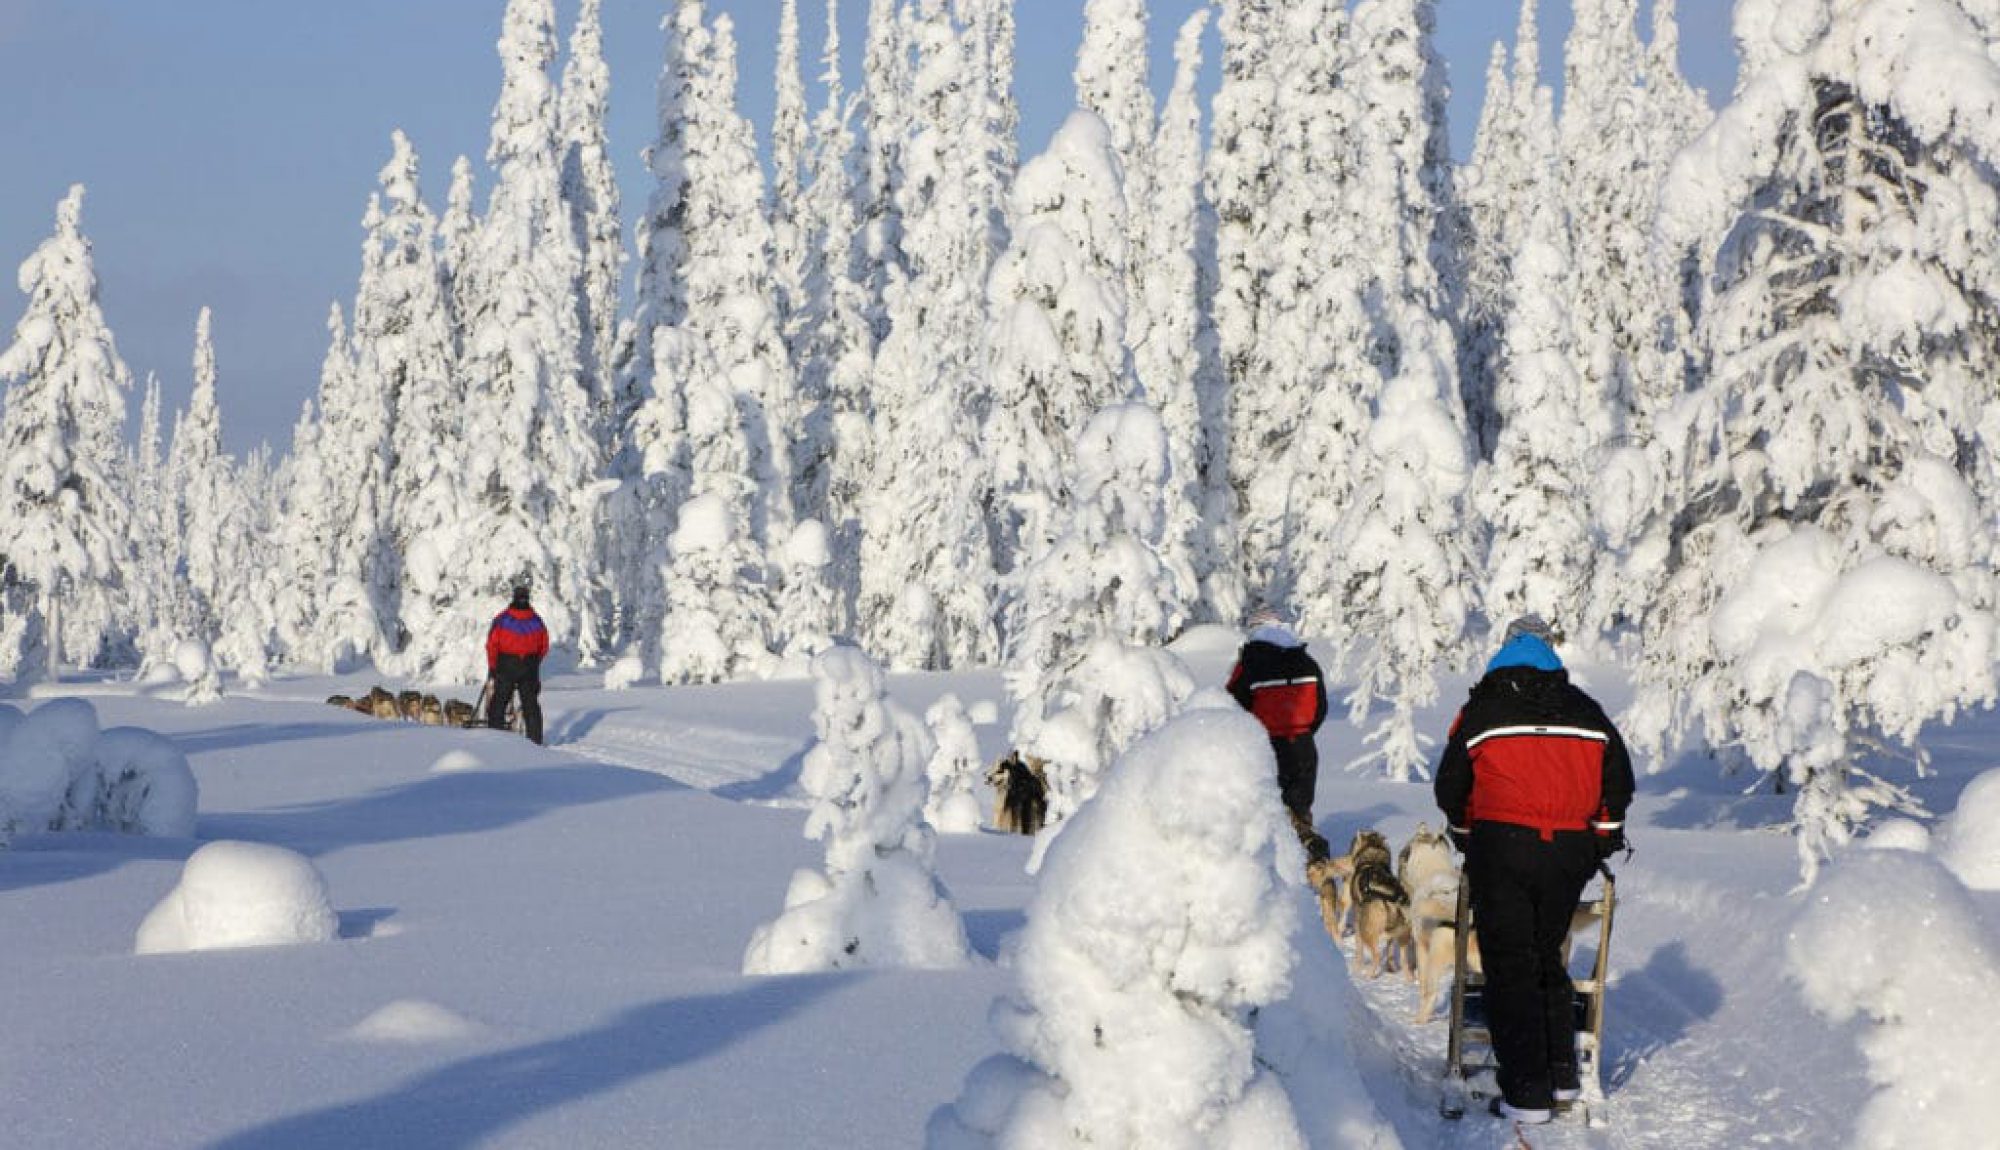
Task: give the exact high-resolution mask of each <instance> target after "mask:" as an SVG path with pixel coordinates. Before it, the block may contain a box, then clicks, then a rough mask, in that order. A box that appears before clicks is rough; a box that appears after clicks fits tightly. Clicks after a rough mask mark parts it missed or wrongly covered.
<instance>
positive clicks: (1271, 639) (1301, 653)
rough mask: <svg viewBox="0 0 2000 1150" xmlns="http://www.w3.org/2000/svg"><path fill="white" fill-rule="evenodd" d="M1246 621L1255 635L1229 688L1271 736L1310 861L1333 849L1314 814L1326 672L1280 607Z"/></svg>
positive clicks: (1283, 792)
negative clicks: (1317, 826)
mask: <svg viewBox="0 0 2000 1150" xmlns="http://www.w3.org/2000/svg"><path fill="white" fill-rule="evenodd" d="M1244 624H1245V625H1246V626H1248V627H1249V628H1250V637H1249V638H1248V639H1247V640H1245V641H1244V643H1243V646H1242V648H1241V649H1240V650H1239V651H1237V653H1236V666H1235V668H1234V669H1232V670H1231V671H1230V672H1229V693H1230V695H1232V696H1234V697H1235V699H1236V702H1237V703H1238V704H1239V705H1241V706H1242V708H1243V709H1244V710H1246V711H1248V712H1250V713H1251V714H1253V715H1255V716H1257V721H1258V722H1260V723H1262V724H1264V730H1265V732H1266V733H1268V734H1269V735H1270V736H1271V751H1272V752H1273V753H1274V754H1275V755H1276V756H1277V758H1278V793H1279V795H1280V797H1282V798H1283V799H1284V801H1285V810H1286V812H1287V813H1288V814H1290V815H1291V818H1292V829H1293V830H1294V831H1296V832H1297V833H1298V836H1299V843H1300V845H1301V846H1304V847H1305V848H1306V859H1307V861H1308V862H1311V861H1317V860H1319V859H1323V858H1326V857H1327V855H1328V854H1329V853H1330V852H1329V851H1328V850H1327V845H1326V839H1324V838H1322V837H1321V836H1320V833H1319V832H1318V831H1316V830H1314V829H1313V819H1312V805H1313V792H1314V791H1315V790H1317V789H1318V788H1319V748H1318V747H1317V746H1315V745H1314V744H1313V735H1314V733H1315V732H1317V731H1318V730H1319V727H1320V724H1321V723H1323V722H1325V721H1326V675H1325V673H1324V672H1322V671H1321V670H1320V666H1319V663H1318V662H1316V661H1315V660H1314V659H1313V657H1312V656H1311V655H1308V654H1306V645H1305V643H1304V641H1302V640H1301V639H1300V638H1299V637H1298V636H1297V635H1294V634H1292V631H1291V629H1290V628H1289V627H1287V626H1285V620H1284V618H1283V617H1282V616H1280V615H1279V614H1278V612H1277V611H1276V609H1274V608H1271V607H1258V608H1257V609H1256V610H1254V611H1252V612H1250V615H1249V617H1248V618H1247V619H1245V620H1244Z"/></svg>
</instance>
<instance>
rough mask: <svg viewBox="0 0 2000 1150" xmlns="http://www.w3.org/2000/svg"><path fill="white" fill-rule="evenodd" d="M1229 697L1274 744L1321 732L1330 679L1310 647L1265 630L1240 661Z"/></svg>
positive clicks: (1279, 632) (1240, 655)
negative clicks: (1249, 715) (1261, 725)
mask: <svg viewBox="0 0 2000 1150" xmlns="http://www.w3.org/2000/svg"><path fill="white" fill-rule="evenodd" d="M1229 693H1230V694H1231V695H1233V696H1235V698H1236V701H1237V702H1238V703H1240V704H1242V706H1243V709H1244V710H1246V711H1248V712H1250V713H1251V714H1253V715H1255V716H1257V721H1258V722H1260V723H1262V724H1264V729H1265V730H1266V731H1268V732H1270V735H1271V737H1272V738H1274V739H1295V738H1297V737H1299V736H1300V735H1310V734H1312V733H1313V732H1314V731H1317V730H1319V725H1320V723H1321V722H1322V721H1324V720H1325V719H1326V678H1325V676H1324V675H1323V674H1321V672H1320V668H1319V663H1318V661H1317V660H1315V659H1314V658H1313V657H1312V656H1311V655H1308V654H1306V645H1305V644H1304V643H1301V642H1299V641H1298V640H1297V639H1296V638H1293V637H1292V636H1291V634H1290V633H1289V632H1286V631H1282V630H1279V629H1277V628H1268V629H1265V630H1260V631H1259V632H1257V634H1256V635H1255V636H1253V637H1252V638H1251V640H1250V641H1249V642H1248V643H1245V644H1243V649H1242V650H1241V651H1240V652H1238V654H1237V656H1236V666H1235V668H1234V669H1233V670H1231V671H1230V672H1229Z"/></svg>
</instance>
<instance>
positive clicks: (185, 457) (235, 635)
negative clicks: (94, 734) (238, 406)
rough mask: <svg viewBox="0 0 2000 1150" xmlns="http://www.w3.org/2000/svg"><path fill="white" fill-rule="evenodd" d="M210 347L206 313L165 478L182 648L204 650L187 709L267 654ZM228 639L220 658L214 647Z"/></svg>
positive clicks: (243, 500)
mask: <svg viewBox="0 0 2000 1150" xmlns="http://www.w3.org/2000/svg"><path fill="white" fill-rule="evenodd" d="M215 384H216V368H215V344H214V341H213V339H212V337H211V334H210V316H209V309H207V308H203V309H201V314H200V315H199V316H197V317H196V319H195V337H194V389H193V391H192V392H191V393H190V395H189V397H188V407H187V410H186V411H185V412H183V413H182V414H181V416H180V417H179V418H177V419H175V421H174V435H173V443H172V447H171V449H170V451H169V453H168V465H167V467H168V474H169V476H170V482H171V483H172V485H173V490H174V494H175V498H176V500H177V501H178V502H179V504H180V508H181V511H180V515H179V521H180V526H181V538H182V544H181V564H182V578H181V579H180V580H179V581H178V585H177V588H176V590H177V591H178V592H179V593H180V594H183V595H184V596H185V597H186V603H185V607H184V609H183V612H182V614H181V617H180V622H181V625H182V631H181V634H180V636H179V637H180V639H181V640H182V641H183V642H186V641H189V640H192V641H193V642H195V643H198V644H200V645H201V646H202V647H203V648H205V649H206V650H207V651H208V653H209V655H208V658H207V659H206V660H205V662H206V666H205V668H204V674H203V675H202V676H200V678H199V680H198V681H197V682H195V683H192V684H190V687H189V695H188V701H189V702H190V703H197V702H210V701H213V699H215V698H217V697H219V695H220V672H221V670H222V669H223V665H224V664H225V662H226V663H227V665H228V669H230V670H232V671H236V672H238V673H239V674H240V675H242V676H243V677H244V678H245V679H249V680H252V681H254V680H258V679H261V678H262V677H263V675H264V667H265V660H266V657H267V654H268V644H267V642H266V636H265V635H264V634H263V633H262V628H261V626H260V625H259V622H260V621H259V615H260V613H261V611H262V608H261V607H259V606H258V605H257V604H255V603H253V602H250V599H251V596H250V594H249V592H250V590H251V587H252V579H253V578H254V576H255V574H256V573H255V572H254V571H253V570H251V568H250V560H251V559H252V556H251V555H250V554H249V532H250V530H251V528H252V526H253V525H252V524H251V522H250V519H249V514H248V512H249V504H248V499H247V495H246V492H245V491H244V489H243V487H242V486H241V485H240V484H239V482H238V480H237V476H236V468H235V466H234V464H233V463H232V461H231V460H230V458H229V457H228V456H227V455H225V454H223V451H222V412H221V408H220V406H219V405H218V404H217V402H216V394H215ZM225 634H226V635H228V637H229V638H230V643H229V645H228V651H227V652H226V653H225V652H224V650H223V649H222V645H221V641H222V639H223V637H224V636H225Z"/></svg>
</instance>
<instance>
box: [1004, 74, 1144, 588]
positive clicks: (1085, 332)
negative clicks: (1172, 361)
mask: <svg viewBox="0 0 2000 1150" xmlns="http://www.w3.org/2000/svg"><path fill="white" fill-rule="evenodd" d="M1118 177H1119V168H1118V159H1117V153H1116V150H1115V147H1114V141H1113V139H1112V136H1111V133H1110V130H1109V129H1108V128H1107V126H1106V125H1105V123H1104V121H1103V120H1101V119H1099V118H1098V117H1097V116H1096V115H1095V114H1094V113H1091V112H1088V111H1077V112H1072V113H1071V114H1070V116H1069V119H1068V120H1066V121H1065V122H1064V123H1063V125H1062V127H1061V128H1060V129H1058V130H1057V132H1056V134H1055V138H1054V139H1052V140H1051V141H1050V142H1049V147H1048V150H1047V151H1045V152H1043V153H1042V154H1041V155H1040V156H1037V157H1036V158H1035V159H1033V160H1031V161H1029V162H1028V163H1027V164H1026V165H1024V166H1023V167H1022V169H1021V173H1020V176H1019V178H1018V179H1017V180H1016V181H1015V183H1014V197H1013V212H1012V215H1013V219H1014V221H1015V230H1014V239H1013V243H1012V244H1011V245H1010V246H1009V247H1008V249H1007V250H1006V251H1005V252H1003V253H1002V254H1001V256H1000V258H999V260H998V261H997V262H996V263H995V264H994V267H993V273H992V276H991V278H990V279H989V280H988V286H987V305H986V306H987V313H988V314H989V315H990V316H991V317H992V318H991V320H990V324H991V333H990V335H989V336H988V339H987V346H988V347H990V348H991V349H992V367H991V369H990V372H989V382H988V385H987V386H988V389H989V393H990V396H991V401H990V405H989V407H988V412H987V416H986V422H985V424H984V426H983V427H982V429H981V432H980V437H979V438H980V445H981V448H982V451H983V453H984V454H985V455H986V456H987V457H988V458H990V459H991V460H992V467H993V474H992V479H991V483H992V499H993V504H994V507H993V513H992V514H993V520H994V525H995V531H994V539H995V549H996V555H995V557H994V558H995V562H996V566H998V567H999V568H1000V569H1001V570H1002V571H1003V572H1006V571H1013V570H1015V569H1017V568H1019V567H1021V566H1024V565H1025V564H1027V563H1028V562H1030V561H1032V560H1033V559H1034V558H1035V557H1037V556H1039V555H1040V554H1041V553H1042V551H1043V550H1044V549H1046V548H1047V546H1048V545H1049V542H1050V541H1051V540H1052V539H1053V538H1054V534H1055V531H1056V525H1055V520H1056V517H1057V516H1058V515H1059V514H1060V505H1061V502H1062V499H1063V496H1064V494H1065V490H1064V489H1065V485H1066V482H1067V477H1068V474H1069V471H1070V453H1071V449H1072V444H1073V443H1074V440H1075V436H1076V431H1077V429H1078V428H1080V427H1082V426H1083V424H1084V422H1085V421H1086V420H1088V419H1089V418H1090V416H1091V415H1092V414H1093V413H1094V412H1096V411H1098V410H1099V409H1101V408H1103V407H1104V406H1105V405H1107V404H1110V403H1113V402H1116V401H1120V400H1125V399H1130V398H1132V397H1133V396H1134V395H1136V393H1137V392H1138V390H1139V384H1138V379H1137V377H1136V376H1135V375H1134V374H1133V371H1132V361H1131V356H1130V354H1129V353H1128V352H1127V350H1126V347H1125V338H1124V333H1125V315H1126V311H1127V307H1126V298H1127V297H1126V294H1125V284H1126V277H1125V268H1126V264H1127V262H1128V259H1127V251H1128V249H1127V246H1126V238H1127V237H1126V226H1125V215H1126V213H1125V198H1124V190H1123V188H1122V187H1121V186H1120V184H1119V178H1118Z"/></svg>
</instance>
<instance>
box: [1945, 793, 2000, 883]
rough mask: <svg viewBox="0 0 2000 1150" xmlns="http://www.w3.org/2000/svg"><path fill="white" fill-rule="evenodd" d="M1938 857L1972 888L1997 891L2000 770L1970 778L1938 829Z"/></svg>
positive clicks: (1998, 879)
mask: <svg viewBox="0 0 2000 1150" xmlns="http://www.w3.org/2000/svg"><path fill="white" fill-rule="evenodd" d="M1937 837H1938V859H1939V860H1940V861H1942V862H1943V863H1944V865H1946V866H1947V867H1950V868H1951V872H1952V873H1953V874H1955V875H1957V876H1958V880H1959V881H1960V882H1962V883H1964V884H1965V885H1966V886H1969V887H1971V888H1972V889H1973V890H2000V770H1991V771H1987V772H1986V773H1985V774H1983V775H1980V776H1979V777H1978V778H1976V779H1974V780H1972V783H1971V785H1969V786H1967V787H1966V788H1965V793H1964V794H1961V795H1960V796H1959V797H1958V809H1957V810H1955V811H1953V812H1952V815H1951V818H1950V819H1948V820H1946V822H1945V824H1944V826H1943V827H1941V828H1939V831H1938V836H1937Z"/></svg>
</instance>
